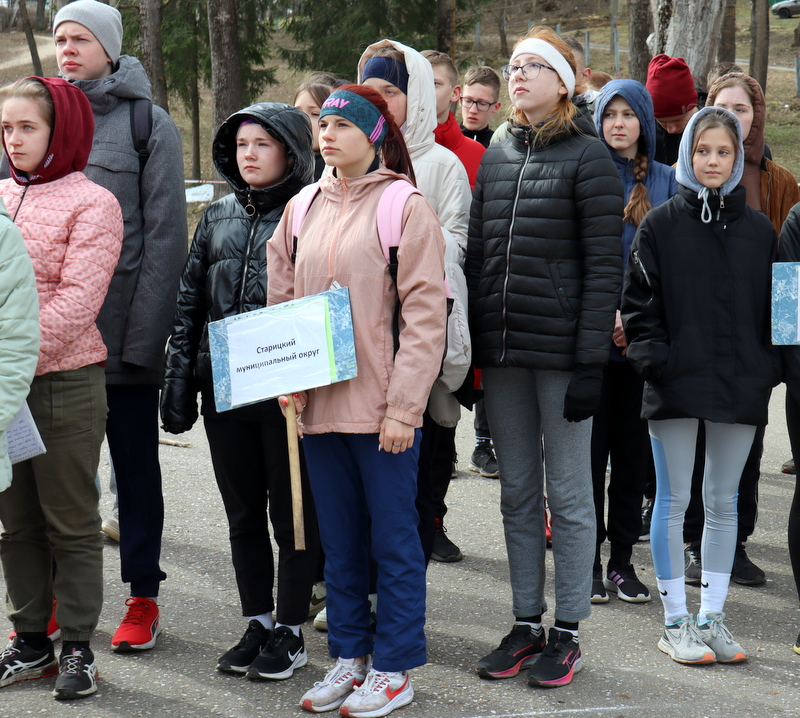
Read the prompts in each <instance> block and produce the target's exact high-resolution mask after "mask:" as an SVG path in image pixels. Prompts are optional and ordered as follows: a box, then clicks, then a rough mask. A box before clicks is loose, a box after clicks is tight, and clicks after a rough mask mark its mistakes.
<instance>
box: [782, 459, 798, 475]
mask: <svg viewBox="0 0 800 718" xmlns="http://www.w3.org/2000/svg"><path fill="white" fill-rule="evenodd" d="M781 472H782V473H784V474H794V473H795V468H794V459H789V461H787V462H785V463H784V464H783V466H781Z"/></svg>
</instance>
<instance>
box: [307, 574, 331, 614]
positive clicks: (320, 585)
mask: <svg viewBox="0 0 800 718" xmlns="http://www.w3.org/2000/svg"><path fill="white" fill-rule="evenodd" d="M326 593H327V592H326V590H325V581H317V582H316V583H315V584H314V590H313V591H311V601H310V603H309V604H308V617H309V618H314V616H316V615H317V614H318V613H319V612H320V611H321V610H323V609H324V608H325V596H326Z"/></svg>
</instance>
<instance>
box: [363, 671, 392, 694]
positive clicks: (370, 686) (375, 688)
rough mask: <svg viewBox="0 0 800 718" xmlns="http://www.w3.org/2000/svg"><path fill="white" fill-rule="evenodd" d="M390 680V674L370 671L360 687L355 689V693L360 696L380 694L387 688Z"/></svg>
mask: <svg viewBox="0 0 800 718" xmlns="http://www.w3.org/2000/svg"><path fill="white" fill-rule="evenodd" d="M390 680H391V676H390V674H389V673H387V672H385V671H374V670H373V671H370V672H369V673H367V677H366V679H365V680H364V682H363V683H362V684H361V686H359V687H358V688H356V693H361V694H362V695H367V694H369V693H380V692H381V691H382V690H383V689H384V688H388V686H389V683H390Z"/></svg>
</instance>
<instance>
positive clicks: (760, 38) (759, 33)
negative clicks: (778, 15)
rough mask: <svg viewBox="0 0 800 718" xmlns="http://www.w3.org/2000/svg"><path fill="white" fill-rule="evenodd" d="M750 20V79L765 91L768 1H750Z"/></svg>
mask: <svg viewBox="0 0 800 718" xmlns="http://www.w3.org/2000/svg"><path fill="white" fill-rule="evenodd" d="M751 7H752V14H751V18H750V68H749V69H750V77H752V78H754V79H756V80H758V83H759V84H760V85H761V89H763V90H764V92H765V93H766V91H767V66H768V65H769V0H752V6H751Z"/></svg>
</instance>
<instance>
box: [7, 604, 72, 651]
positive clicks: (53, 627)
mask: <svg viewBox="0 0 800 718" xmlns="http://www.w3.org/2000/svg"><path fill="white" fill-rule="evenodd" d="M16 635H17V632H16V631H11V633H9V634H8V640H9V641H13V640H14V636H16ZM47 637H48V638H49V639H50V640H51V641H57V640H58V639H59V638H61V627H60V626H59V625H58V621H56V597H55V596H53V612H52V613H51V614H50V622H49V623H48V624H47Z"/></svg>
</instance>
